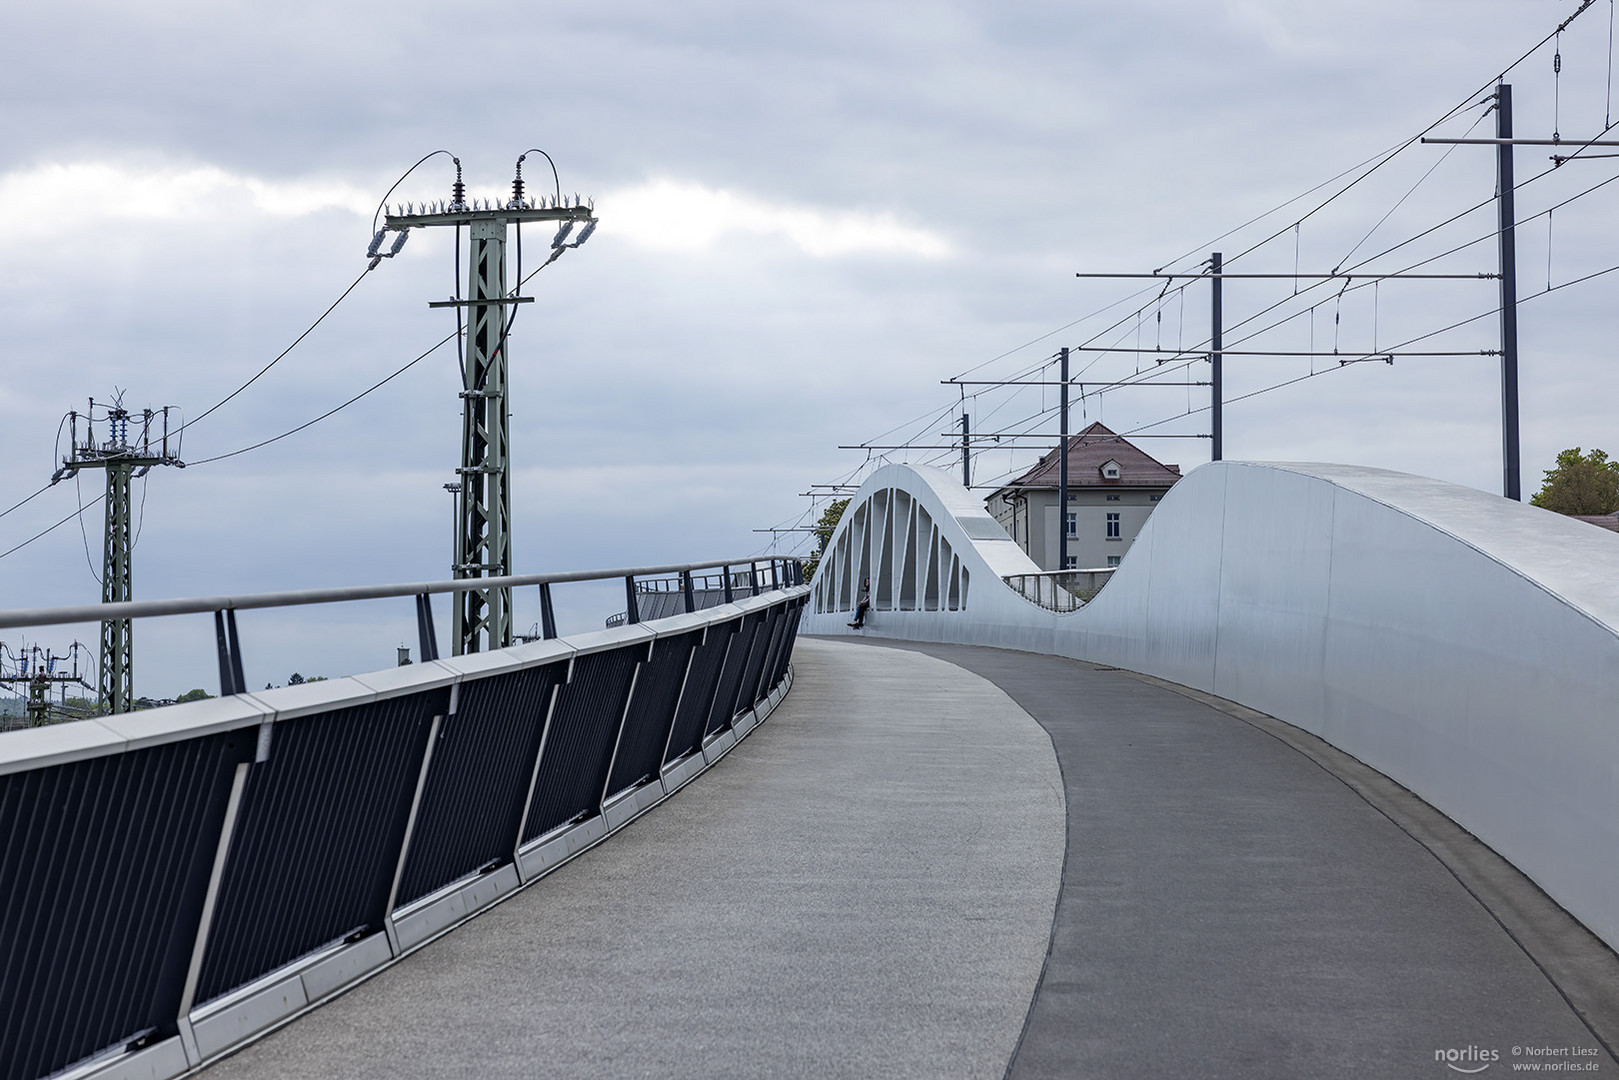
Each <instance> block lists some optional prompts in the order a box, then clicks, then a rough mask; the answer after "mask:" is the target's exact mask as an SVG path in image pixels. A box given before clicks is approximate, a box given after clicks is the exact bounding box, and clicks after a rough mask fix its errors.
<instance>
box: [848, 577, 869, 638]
mask: <svg viewBox="0 0 1619 1080" xmlns="http://www.w3.org/2000/svg"><path fill="white" fill-rule="evenodd" d="M870 610H871V579H870V578H867V579H866V580H865V581H863V582H861V583H860V603H858V604H856V605H855V608H854V622H852V623H850V624H849V625H850V626H852V627H854V628H855V629H856V630H859V629H861V628H863V627H864V626H865V625H866V612H868V611H870Z"/></svg>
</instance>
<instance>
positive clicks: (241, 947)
mask: <svg viewBox="0 0 1619 1080" xmlns="http://www.w3.org/2000/svg"><path fill="white" fill-rule="evenodd" d="M446 698H447V695H446V692H445V691H441V690H440V691H431V692H427V693H420V694H412V695H409V696H405V697H399V698H394V699H392V700H389V701H380V702H376V703H373V704H369V705H361V706H358V707H355V708H349V709H341V710H339V711H336V712H331V713H325V714H321V715H316V716H307V717H301V718H298V719H294V720H287V721H284V722H280V723H277V724H276V725H275V735H274V740H273V741H272V743H271V747H270V759H269V761H267V762H264V763H262V764H256V765H254V766H253V769H252V771H251V772H250V773H249V774H248V781H247V790H246V793H245V795H244V797H243V800H242V811H241V813H242V817H241V820H240V821H239V822H238V823H237V829H236V839H235V842H234V843H233V844H232V846H231V852H230V859H229V861H228V862H227V863H226V867H225V877H224V881H223V884H222V886H221V888H220V894H219V908H218V911H217V913H216V916H215V920H214V928H213V931H212V933H211V935H210V936H209V939H208V952H207V956H206V957H205V958H204V961H203V968H202V980H201V982H200V983H199V985H198V991H197V1000H198V1001H199V1002H204V1001H208V1000H210V999H212V998H215V997H218V996H219V995H221V994H224V993H226V992H228V991H230V990H232V989H234V988H236V987H238V986H241V985H242V984H243V983H246V982H249V981H251V980H253V979H254V978H257V977H258V976H260V975H264V974H266V973H268V972H270V971H273V970H275V969H276V968H278V967H280V966H282V965H283V964H287V963H290V962H291V961H293V960H296V959H297V958H298V957H300V956H303V955H305V954H307V953H309V952H312V951H314V950H315V949H318V948H320V947H321V946H323V945H326V944H328V943H330V942H332V941H335V940H337V939H340V938H343V937H345V936H347V935H348V934H350V933H351V932H353V931H356V930H360V929H362V928H366V929H376V928H379V927H380V926H381V925H382V919H383V916H384V914H385V913H384V911H383V909H384V908H385V907H386V906H387V902H388V891H389V889H390V888H391V887H392V885H393V876H394V872H395V870H396V869H397V867H398V862H399V847H400V842H401V840H402V839H403V834H404V830H405V822H406V820H407V819H408V817H409V814H410V804H411V800H412V799H413V798H414V796H415V793H416V780H417V777H418V775H419V773H420V770H421V761H422V752H423V750H424V749H425V743H426V740H427V732H428V729H429V727H430V726H431V724H432V719H433V716H434V714H436V713H437V714H442V713H443V712H444V711H445V708H446V705H447V700H446Z"/></svg>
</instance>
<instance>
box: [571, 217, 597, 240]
mask: <svg viewBox="0 0 1619 1080" xmlns="http://www.w3.org/2000/svg"><path fill="white" fill-rule="evenodd" d="M595 231H596V219H595V218H591V219H590V220H589V221H587V222H585V227H584V228H583V229H580V230H579V239H577V240H575V241H574V242H573V246H574V247H579V246H580V245H581V244H583V243H584V242H585V241H586V240H589V239H590V234H591V233H593V232H595Z"/></svg>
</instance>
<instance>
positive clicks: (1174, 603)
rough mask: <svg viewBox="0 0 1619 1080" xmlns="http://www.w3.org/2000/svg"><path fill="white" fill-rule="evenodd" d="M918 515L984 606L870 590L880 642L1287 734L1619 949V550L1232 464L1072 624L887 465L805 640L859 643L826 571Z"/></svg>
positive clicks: (1220, 466)
mask: <svg viewBox="0 0 1619 1080" xmlns="http://www.w3.org/2000/svg"><path fill="white" fill-rule="evenodd" d="M879 496H881V499H882V500H883V501H882V502H881V503H879V500H878V497H879ZM902 496H903V497H902ZM907 505H909V506H912V507H916V508H918V510H917V511H916V513H920V511H921V510H923V509H925V510H926V511H927V512H928V514H929V524H930V526H936V527H937V529H938V534H939V539H938V549H939V550H940V551H943V550H946V549H945V547H944V545H945V544H948V545H949V546H948V549H947V550H948V552H949V560H950V563H951V565H952V566H954V567H956V570H955V571H953V572H959V573H960V575H961V579H962V580H963V581H968V580H970V581H971V589H970V590H966V589H964V590H963V595H962V597H961V598H960V600H961V603H959V604H958V605H957V610H951V609H950V605H949V604H948V603H945V604H942V605H935V607H936V610H885V609H884V607H883V604H882V594H881V592H880V591H879V589H878V584H879V580H878V579H880V578H881V573H880V572H879V573H878V574H874V575H872V576H873V578H874V581H873V607H874V609H875V610H874V611H873V613H872V614H871V616H870V617H869V619H868V623H867V626H868V629H867V631H865V632H868V633H872V634H876V635H879V636H884V637H895V638H904V639H909V640H923V641H953V642H962V643H967V644H980V645H997V646H1001V647H1007V648H1016V649H1024V650H1028V651H1034V652H1046V653H1056V654H1059V655H1063V656H1071V657H1074V658H1076V659H1082V660H1087V661H1091V662H1094V663H1101V664H1108V665H1113V666H1117V667H1122V668H1127V669H1130V670H1133V671H1140V672H1144V673H1147V674H1151V675H1156V676H1159V677H1162V678H1165V679H1169V680H1172V681H1174V682H1177V683H1180V684H1182V685H1185V686H1190V687H1194V688H1197V689H1199V690H1204V691H1207V692H1210V693H1214V694H1218V695H1220V696H1221V697H1224V698H1228V699H1230V700H1233V701H1237V702H1240V703H1242V704H1244V705H1247V706H1249V707H1251V708H1254V709H1259V710H1261V711H1263V712H1266V713H1269V714H1271V715H1272V716H1276V717H1279V718H1280V719H1283V720H1286V721H1287V722H1289V723H1291V724H1294V725H1296V726H1298V727H1301V728H1303V729H1305V730H1306V731H1310V732H1312V733H1314V734H1316V735H1318V736H1320V737H1321V738H1323V739H1325V740H1327V741H1328V742H1330V743H1332V744H1333V745H1335V746H1337V747H1339V748H1341V749H1343V750H1345V751H1347V752H1348V753H1350V754H1352V755H1354V756H1355V757H1357V758H1359V759H1360V760H1362V761H1364V762H1366V763H1367V764H1368V765H1371V766H1372V767H1374V768H1376V769H1378V770H1380V771H1381V772H1383V773H1385V774H1386V775H1388V776H1390V777H1392V778H1393V779H1395V780H1396V781H1398V782H1399V783H1401V784H1403V785H1404V786H1406V787H1407V788H1409V789H1411V790H1412V791H1414V792H1416V793H1417V794H1419V795H1420V796H1422V798H1424V799H1425V800H1427V801H1428V802H1429V803H1430V804H1432V805H1433V806H1435V807H1437V808H1438V809H1440V810H1441V811H1443V812H1444V813H1445V814H1447V815H1449V816H1450V817H1451V818H1452V819H1454V820H1455V821H1456V822H1457V823H1459V824H1460V825H1462V826H1463V827H1464V828H1466V829H1468V830H1469V831H1471V832H1472V833H1473V834H1474V835H1476V836H1478V837H1479V838H1480V839H1481V840H1483V841H1484V842H1485V843H1487V844H1489V845H1490V846H1491V847H1493V848H1494V849H1495V850H1496V851H1497V852H1499V853H1500V854H1501V855H1503V856H1504V857H1506V858H1507V859H1508V860H1510V861H1511V862H1513V863H1514V864H1515V865H1516V866H1517V867H1518V868H1519V869H1520V870H1522V871H1523V872H1524V873H1525V874H1527V875H1528V876H1529V877H1531V878H1532V879H1534V880H1535V881H1536V882H1537V883H1538V884H1539V885H1540V886H1541V887H1542V888H1543V889H1545V890H1546V892H1547V893H1548V894H1550V895H1551V896H1552V897H1553V898H1554V899H1555V900H1557V901H1558V902H1559V903H1560V904H1562V905H1563V906H1564V907H1565V908H1567V909H1568V910H1569V911H1570V912H1571V913H1573V914H1574V915H1575V916H1576V917H1577V918H1579V919H1580V920H1581V921H1582V922H1584V923H1585V924H1586V926H1588V927H1589V928H1590V929H1591V930H1592V931H1593V932H1595V933H1596V934H1597V935H1598V936H1600V937H1601V938H1603V940H1605V941H1606V942H1607V943H1608V944H1609V945H1610V946H1616V947H1619V708H1616V705H1619V535H1615V534H1613V533H1610V532H1607V531H1605V530H1601V529H1596V528H1592V527H1591V526H1589V525H1587V524H1585V523H1583V522H1579V521H1575V520H1573V519H1570V518H1565V517H1562V516H1560V515H1557V514H1553V513H1550V512H1548V511H1544V510H1540V509H1537V508H1535V507H1531V506H1525V505H1522V504H1520V503H1516V502H1512V501H1509V500H1506V499H1502V498H1499V497H1496V496H1493V495H1488V494H1486V493H1484V492H1481V491H1476V490H1473V489H1471V488H1465V487H1460V486H1457V485H1454V484H1447V483H1444V482H1441V481H1437V480H1429V479H1425V478H1422V477H1416V476H1409V475H1406V474H1403V473H1394V472H1388V471H1385V470H1381V469H1368V468H1359V467H1353V466H1345V465H1314V464H1269V463H1252V462H1249V463H1237V462H1219V463H1216V464H1213V465H1208V466H1205V467H1203V468H1200V469H1198V470H1196V471H1195V472H1193V473H1192V474H1190V475H1189V476H1188V477H1187V478H1186V479H1185V480H1183V481H1181V482H1180V483H1179V484H1177V485H1176V486H1175V487H1174V488H1172V489H1171V490H1170V492H1169V493H1168V494H1167V495H1166V496H1165V497H1164V500H1163V502H1162V503H1160V504H1159V506H1158V508H1157V510H1156V511H1154V513H1153V515H1152V517H1151V518H1150V519H1148V521H1147V524H1146V527H1145V528H1144V529H1143V530H1142V532H1141V533H1140V535H1139V536H1138V537H1137V539H1136V541H1135V543H1134V544H1133V545H1132V546H1131V548H1130V551H1129V553H1128V554H1127V555H1126V556H1125V558H1124V561H1123V563H1122V564H1121V565H1120V567H1119V569H1118V571H1117V573H1115V574H1114V575H1113V580H1112V581H1111V582H1110V583H1109V584H1108V585H1107V586H1106V587H1105V588H1104V589H1103V590H1102V591H1101V592H1100V593H1099V594H1098V595H1097V596H1096V598H1095V599H1094V600H1093V601H1092V602H1091V603H1090V604H1088V605H1086V606H1085V607H1084V608H1082V609H1081V610H1079V611H1076V612H1073V613H1070V614H1063V615H1058V614H1054V613H1052V612H1048V611H1045V610H1042V609H1041V608H1038V607H1036V606H1035V605H1033V604H1031V603H1029V602H1028V601H1026V600H1024V599H1023V598H1022V597H1020V596H1018V595H1017V594H1016V593H1015V592H1013V590H1011V589H1010V588H1008V587H1007V586H1005V585H1004V584H1003V583H1002V582H1001V581H1000V577H1001V575H1004V574H1016V573H1025V572H1030V571H1032V570H1033V567H1032V566H1031V565H1029V563H1028V560H1027V558H1026V557H1025V556H1024V555H1023V553H1022V552H1021V550H1019V549H1018V548H1017V545H1015V544H1014V543H1012V542H1011V541H1010V540H1005V539H1000V540H983V539H979V538H978V537H977V536H975V535H971V534H969V532H968V529H969V528H974V529H975V530H976V529H977V527H976V526H974V525H973V524H972V519H973V518H974V517H975V516H977V517H980V518H983V517H986V516H985V515H984V514H983V511H982V509H980V508H979V507H978V504H977V502H976V500H974V499H973V497H972V496H971V495H970V494H969V493H968V492H967V491H966V490H965V489H964V488H963V487H962V486H961V485H960V483H959V482H957V481H955V480H953V479H952V478H950V477H949V476H948V475H947V474H945V473H942V472H940V471H938V470H933V469H922V468H911V467H908V466H888V467H885V468H883V469H881V470H879V471H878V472H876V473H874V474H873V475H872V477H871V478H870V479H869V480H868V481H867V482H866V484H865V485H864V486H863V487H862V488H861V490H860V492H859V493H858V494H857V495H856V496H855V497H854V498H853V499H852V500H851V501H850V507H851V510H854V511H858V510H860V509H865V511H866V512H865V514H864V516H863V519H862V517H861V516H860V515H859V514H858V513H856V514H854V515H851V514H850V513H845V515H844V522H843V524H842V525H841V526H840V528H839V530H838V533H837V534H836V535H835V536H834V537H833V541H832V544H831V545H829V551H830V552H831V553H832V557H831V558H829V559H827V560H824V561H823V565H822V569H821V570H820V571H818V572H817V575H816V577H815V579H814V580H813V581H812V582H811V588H812V594H813V599H812V601H811V603H810V604H809V605H808V606H807V607H806V609H805V615H804V623H803V629H804V631H805V632H806V633H821V634H832V633H844V634H849V633H854V632H855V631H851V630H850V629H849V628H848V626H847V625H846V624H847V623H848V621H849V620H850V619H851V618H852V615H851V614H849V612H848V610H837V611H833V610H827V609H828V608H836V607H842V604H841V601H842V600H843V598H844V597H845V596H846V595H847V592H846V590H844V589H843V588H842V587H841V586H842V582H841V581H837V582H836V583H835V584H833V579H832V578H830V577H828V578H827V580H825V581H823V574H826V573H827V572H828V571H831V572H832V573H835V574H844V575H847V576H848V578H849V580H851V581H857V580H858V578H859V576H860V572H861V571H860V567H862V566H875V567H878V568H881V567H883V566H885V565H886V563H885V562H884V561H883V559H882V558H881V557H880V556H879V555H873V556H872V557H870V558H866V559H864V561H863V562H857V561H856V560H859V559H861V558H862V556H863V553H864V551H865V546H864V545H865V544H866V542H867V539H866V533H871V534H872V535H873V536H874V537H876V538H878V539H879V540H880V539H881V538H883V537H885V536H886V535H887V525H886V524H884V517H885V511H884V510H882V509H880V507H883V506H891V507H894V508H895V509H896V511H902V510H903V508H904V507H905V506H907ZM902 516H904V515H903V513H896V514H895V515H894V520H895V521H898V520H900V518H901V517H902ZM862 520H864V521H865V522H866V524H864V525H862V523H861V522H862ZM873 522H874V523H875V529H873V528H872V525H871V523H873ZM964 522H965V523H966V524H964ZM863 530H864V531H863ZM979 531H984V532H987V531H988V530H987V529H984V530H979ZM904 535H907V536H909V537H910V538H911V539H912V540H914V539H915V537H916V536H917V535H919V534H918V533H917V532H916V531H914V530H913V531H912V532H911V533H908V534H904ZM930 535H931V534H930ZM1003 535H1004V534H1003ZM924 546H925V544H924ZM894 573H895V574H896V575H897V576H899V577H900V578H901V579H903V576H904V574H905V573H906V567H905V564H904V562H903V559H902V560H901V562H899V563H898V564H896V567H895V571H894ZM912 580H913V581H915V580H919V579H915V578H913V579H912ZM851 607H852V605H851Z"/></svg>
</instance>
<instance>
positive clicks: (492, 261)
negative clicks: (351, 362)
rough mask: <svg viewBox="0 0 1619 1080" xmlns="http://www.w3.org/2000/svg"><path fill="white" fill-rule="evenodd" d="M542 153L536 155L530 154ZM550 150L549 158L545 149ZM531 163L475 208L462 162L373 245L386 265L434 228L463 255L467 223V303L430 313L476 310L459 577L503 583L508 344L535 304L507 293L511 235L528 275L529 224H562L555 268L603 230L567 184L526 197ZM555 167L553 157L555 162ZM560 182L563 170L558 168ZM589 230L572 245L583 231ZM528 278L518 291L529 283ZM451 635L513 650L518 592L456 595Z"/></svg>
mask: <svg viewBox="0 0 1619 1080" xmlns="http://www.w3.org/2000/svg"><path fill="white" fill-rule="evenodd" d="M530 152H534V151H530ZM538 152H539V153H542V154H543V153H544V151H538ZM527 156H528V155H527V154H524V155H523V157H519V158H518V159H517V176H516V178H515V179H514V180H513V181H512V195H511V198H510V199H508V200H506V201H505V202H504V203H502V202H501V201H500V200H498V199H496V200H489V199H483V200H476V199H475V200H473V201H471V202H468V201H467V198H466V186H465V185H464V184H463V183H462V182H461V162H460V160H459V159H457V160H456V162H455V184H454V186H453V187H452V188H451V197H450V200H449V201H448V202H438V203H432V204H428V205H424V206H422V207H419V208H418V207H417V206H416V205H415V204H409V205H407V206H405V207H388V208H387V214H386V216H385V217H384V221H383V228H382V229H381V230H380V231H379V232H378V233H377V234H376V236H374V237H372V239H371V247H370V250H369V251H368V254H369V255H371V256H372V257H373V259H377V258H386V257H388V256H389V255H393V254H396V253H397V252H398V251H399V248H400V247H402V246H403V243H404V239H405V236H406V235H407V233H408V231H409V230H410V229H417V228H423V227H426V226H433V225H453V226H455V227H456V257H457V258H458V259H459V257H460V227H461V226H462V225H465V226H467V230H468V235H469V241H470V250H469V254H470V260H469V263H468V268H467V294H468V295H467V299H464V300H463V299H460V298H457V299H453V300H439V301H433V302H431V303H429V304H428V307H445V308H456V309H460V308H466V309H467V311H468V314H469V316H470V318H469V320H468V322H467V327H466V350H465V351H466V357H465V360H464V361H463V365H462V371H461V379H462V386H461V403H462V409H461V467H460V468H459V469H457V470H456V472H457V474H458V476H459V478H460V482H461V489H460V491H459V492H458V493H457V495H456V518H457V522H458V526H457V532H456V544H455V553H454V556H453V575H454V576H455V577H457V578H478V577H500V576H502V575H505V574H509V573H511V543H512V538H511V520H512V515H511V452H510V447H511V441H510V432H509V427H510V417H511V409H510V405H509V403H508V401H507V396H506V394H507V380H506V373H507V364H506V339H507V337H508V336H509V334H510V333H511V326H512V321H513V319H514V318H515V312H516V305H518V304H527V303H531V302H533V299H534V298H533V297H532V296H517V295H515V292H516V289H512V290H511V291H510V293H508V290H507V287H506V243H507V241H506V237H507V230H508V228H509V227H510V226H512V225H514V224H515V225H516V226H517V230H518V231H517V255H518V263H517V266H518V274H519V278H521V274H522V252H523V246H522V235H523V234H522V226H523V223H524V222H525V221H554V222H560V223H561V228H560V229H559V230H558V231H557V234H556V236H555V238H554V239H553V240H552V241H551V245H550V248H549V250H548V251H547V258H546V260H545V261H546V262H547V263H549V262H552V261H554V260H556V259H557V258H558V257H560V256H561V255H562V253H563V252H564V251H566V250H568V249H570V248H576V247H578V246H579V245H580V244H583V243H584V242H585V240H586V239H588V238H589V236H590V234H591V233H592V232H594V231H595V229H596V218H595V216H594V213H593V209H594V206H593V204H592V203H591V202H590V201H589V200H587V199H581V198H580V197H579V196H577V195H575V196H573V198H572V199H571V200H570V199H568V198H566V197H564V196H563V195H562V191H561V187H560V185H559V186H558V188H557V191H556V194H555V195H553V196H550V197H545V196H541V197H539V198H529V197H527V196H525V195H524V193H523V158H524V157H527ZM546 160H547V161H549V160H550V155H546ZM552 173H553V176H554V175H555V166H554V165H553V166H552ZM581 223H582V224H583V226H584V228H583V229H581V230H580V232H579V235H578V237H577V238H575V239H574V240H573V241H572V242H569V236H570V234H571V232H572V230H573V227H574V226H575V225H576V224H581ZM389 230H393V231H395V232H398V233H399V234H400V235H399V236H398V237H397V238H396V239H395V240H394V242H393V246H392V248H391V250H390V251H389V252H388V253H387V255H380V254H378V253H379V251H380V249H381V245H382V240H383V237H384V235H385V234H386V233H387V232H388V231H389ZM521 284H522V282H521V280H519V281H518V285H519V286H521ZM451 634H452V637H453V639H454V649H455V653H456V655H461V654H463V653H470V652H479V651H482V650H485V649H502V648H505V647H506V646H508V645H510V644H511V643H512V592H511V589H509V588H504V589H502V588H492V589H468V590H467V591H465V592H462V593H457V594H456V596H455V607H454V613H453V616H452V618H451Z"/></svg>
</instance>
